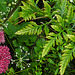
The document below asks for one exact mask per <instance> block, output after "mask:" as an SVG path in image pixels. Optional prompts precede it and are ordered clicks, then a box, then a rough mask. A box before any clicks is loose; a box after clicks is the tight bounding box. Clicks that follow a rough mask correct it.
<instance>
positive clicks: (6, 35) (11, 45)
mask: <svg viewBox="0 0 75 75" xmlns="http://www.w3.org/2000/svg"><path fill="white" fill-rule="evenodd" d="M5 37H6V39H7V41H8V43H9V44H10V46H11V48H12V49H13V51H14V52H15V50H14V48H13V46H12V45H11V43H10V41H9V39H8V37H7V35H6V34H5Z"/></svg>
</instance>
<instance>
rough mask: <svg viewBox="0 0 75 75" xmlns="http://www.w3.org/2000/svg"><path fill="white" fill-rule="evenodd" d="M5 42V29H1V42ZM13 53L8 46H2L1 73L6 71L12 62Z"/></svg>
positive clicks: (0, 51)
mask: <svg viewBox="0 0 75 75" xmlns="http://www.w3.org/2000/svg"><path fill="white" fill-rule="evenodd" d="M4 42H5V38H4V31H0V44H1V43H4ZM11 58H12V57H11V55H10V52H9V48H8V47H7V46H0V74H1V73H3V72H4V73H5V72H6V70H7V69H8V66H9V64H10V59H11Z"/></svg>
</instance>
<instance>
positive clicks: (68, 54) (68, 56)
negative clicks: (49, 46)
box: [60, 49, 75, 75]
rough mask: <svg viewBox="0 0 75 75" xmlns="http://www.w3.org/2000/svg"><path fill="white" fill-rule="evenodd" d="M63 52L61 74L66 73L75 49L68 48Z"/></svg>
mask: <svg viewBox="0 0 75 75" xmlns="http://www.w3.org/2000/svg"><path fill="white" fill-rule="evenodd" d="M63 52H64V54H63V55H62V58H61V62H60V75H63V74H64V72H65V69H66V67H67V65H68V63H69V62H70V60H72V59H73V56H72V54H73V52H75V49H72V50H69V49H66V50H64V51H63Z"/></svg>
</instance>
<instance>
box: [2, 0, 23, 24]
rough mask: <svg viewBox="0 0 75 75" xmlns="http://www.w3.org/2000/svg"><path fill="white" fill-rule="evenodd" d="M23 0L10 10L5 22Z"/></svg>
mask: <svg viewBox="0 0 75 75" xmlns="http://www.w3.org/2000/svg"><path fill="white" fill-rule="evenodd" d="M21 1H22V0H19V1H18V3H17V4H16V6H15V7H14V8H13V9H12V11H10V12H9V14H8V16H7V18H6V19H5V20H4V22H3V23H5V22H6V21H7V20H8V19H9V18H10V17H11V15H12V14H13V13H14V11H15V10H16V9H17V8H18V6H19V5H20V3H21Z"/></svg>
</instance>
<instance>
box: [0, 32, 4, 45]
mask: <svg viewBox="0 0 75 75" xmlns="http://www.w3.org/2000/svg"><path fill="white" fill-rule="evenodd" d="M1 43H5V38H4V31H0V44H1Z"/></svg>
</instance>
